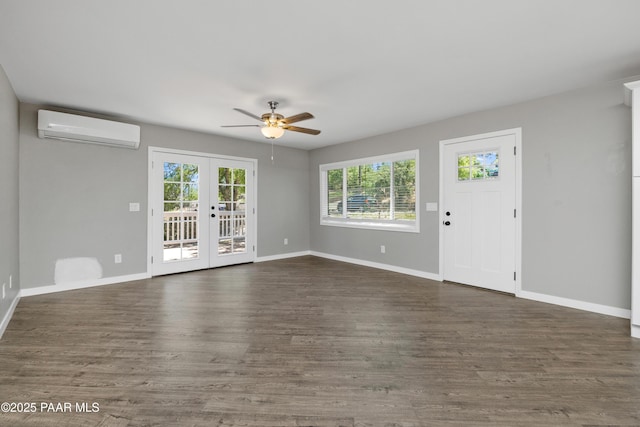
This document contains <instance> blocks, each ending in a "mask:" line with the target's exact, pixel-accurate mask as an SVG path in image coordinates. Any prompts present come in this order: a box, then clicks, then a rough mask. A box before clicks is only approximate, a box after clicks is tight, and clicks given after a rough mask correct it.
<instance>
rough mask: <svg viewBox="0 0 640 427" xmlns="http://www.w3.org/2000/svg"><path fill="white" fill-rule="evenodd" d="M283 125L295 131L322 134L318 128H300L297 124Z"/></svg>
mask: <svg viewBox="0 0 640 427" xmlns="http://www.w3.org/2000/svg"><path fill="white" fill-rule="evenodd" d="M282 127H283V128H284V129H286V130H292V131H294V132H302V133H308V134H309V135H318V134H320V131H319V130H316V129H309V128H299V127H297V126H282Z"/></svg>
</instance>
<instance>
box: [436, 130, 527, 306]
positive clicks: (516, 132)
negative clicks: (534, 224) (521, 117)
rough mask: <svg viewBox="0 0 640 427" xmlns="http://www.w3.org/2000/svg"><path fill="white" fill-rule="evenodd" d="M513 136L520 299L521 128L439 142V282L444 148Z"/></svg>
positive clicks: (520, 288)
mask: <svg viewBox="0 0 640 427" xmlns="http://www.w3.org/2000/svg"><path fill="white" fill-rule="evenodd" d="M506 135H513V136H514V137H515V146H516V156H515V157H516V176H515V186H516V188H515V192H516V232H515V239H516V241H515V251H516V253H515V267H514V268H515V273H516V280H515V282H516V286H515V290H516V292H515V296H516V297H520V295H521V293H522V128H513V129H505V130H500V131H496V132H488V133H481V134H477V135H469V136H463V137H460V138H453V139H444V140H441V141H440V153H439V154H440V172H439V180H440V183H439V192H440V196H439V201H438V203H439V209H438V212H439V214H438V230H439V232H438V240H439V246H440V247H439V257H438V258H439V265H438V271H439V273H438V274H439V276H440V281H443V280H444V235H443V233H444V230H443V227H442V221H444V213H443V211H442V207H443V205H444V167H445V164H444V148H445V147H446V146H447V145H449V144H456V143H460V142H468V141H474V140H478V139H486V138H494V137H498V136H506Z"/></svg>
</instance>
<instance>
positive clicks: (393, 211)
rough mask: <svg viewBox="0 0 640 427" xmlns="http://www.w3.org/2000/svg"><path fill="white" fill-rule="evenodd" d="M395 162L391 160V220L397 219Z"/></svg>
mask: <svg viewBox="0 0 640 427" xmlns="http://www.w3.org/2000/svg"><path fill="white" fill-rule="evenodd" d="M393 164H394V162H391V166H390V167H389V175H390V176H389V197H390V201H389V218H390V219H391V220H394V219H396V194H395V191H396V190H395V186H394V178H393Z"/></svg>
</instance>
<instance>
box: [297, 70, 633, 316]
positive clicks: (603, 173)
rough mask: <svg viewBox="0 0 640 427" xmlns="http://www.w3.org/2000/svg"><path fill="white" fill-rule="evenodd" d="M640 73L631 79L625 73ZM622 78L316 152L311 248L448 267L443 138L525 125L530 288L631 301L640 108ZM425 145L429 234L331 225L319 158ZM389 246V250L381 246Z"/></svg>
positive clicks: (615, 303)
mask: <svg viewBox="0 0 640 427" xmlns="http://www.w3.org/2000/svg"><path fill="white" fill-rule="evenodd" d="M630 80H637V78H635V79H634V78H629V79H626V80H624V81H630ZM622 84H623V81H622V80H621V81H615V82H611V83H607V84H602V85H598V86H594V87H589V88H584V89H581V90H576V91H572V92H568V93H563V94H558V95H555V96H550V97H546V98H542V99H537V100H533V101H529V102H524V103H520V104H516V105H511V106H507V107H503V108H497V109H492V110H488V111H482V112H477V113H473V114H468V115H464V116H460V117H455V118H451V119H448V120H443V121H440V122H436V123H431V124H427V125H423V126H419V127H416V128H412V129H407V130H403V131H399V132H394V133H390V134H387V135H381V136H377V137H373V138H367V139H364V140H360V141H354V142H350V143H347V144H341V145H337V146H331V147H325V148H321V149H317V150H313V151H312V152H311V153H310V174H311V175H310V178H311V179H310V182H311V187H310V209H311V223H310V227H311V249H312V250H313V251H318V252H324V253H329V254H334V255H341V256H345V257H351V258H357V259H361V260H366V261H372V262H379V263H385V264H390V265H394V266H399V267H404V268H410V269H415V270H419V271H424V272H428V273H438V266H439V260H438V258H439V253H438V251H439V246H438V245H439V244H438V227H439V221H438V215H437V214H436V213H433V212H425V211H424V206H425V202H432V201H433V202H437V201H438V187H439V184H438V180H439V141H440V140H443V139H450V138H456V137H462V136H467V135H474V134H479V133H484V132H492V131H497V130H503V129H510V128H516V127H522V132H523V168H522V169H523V171H522V176H523V194H522V199H523V212H522V221H523V236H522V239H523V242H522V245H523V247H522V256H523V266H522V287H523V290H525V291H531V292H537V293H542V294H547V295H553V296H558V297H563V298H570V299H574V300H579V301H585V302H591V303H596V304H603V305H607V306H612V307H617V308H623V309H629V308H630V292H631V291H630V282H631V170H630V167H631V157H630V156H631V110H630V109H629V108H628V107H626V106H625V105H623V100H624V91H623V86H622ZM416 148H418V149H420V201H421V209H422V210H423V211H422V213H421V224H420V226H421V233H420V234H411V233H393V232H388V231H369V230H358V229H345V228H336V227H329V226H321V225H320V218H319V194H318V192H319V190H318V184H319V183H318V180H319V173H318V166H319V165H320V164H323V163H329V162H335V161H340V160H347V159H352V158H358V157H366V156H373V155H377V154H383V153H390V152H397V151H404V150H410V149H416ZM380 245H385V246H386V254H380V253H379V252H380V250H379V248H380Z"/></svg>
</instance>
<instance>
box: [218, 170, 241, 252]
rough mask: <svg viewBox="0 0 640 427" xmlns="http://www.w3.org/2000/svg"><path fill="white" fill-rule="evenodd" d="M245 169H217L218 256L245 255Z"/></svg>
mask: <svg viewBox="0 0 640 427" xmlns="http://www.w3.org/2000/svg"><path fill="white" fill-rule="evenodd" d="M246 172H247V171H246V169H241V168H224V167H221V168H218V216H219V221H218V223H219V226H218V227H219V229H218V254H219V255H226V254H237V253H245V252H246V251H247V248H246V233H247V226H246V211H245V207H246V199H245V193H246Z"/></svg>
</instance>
